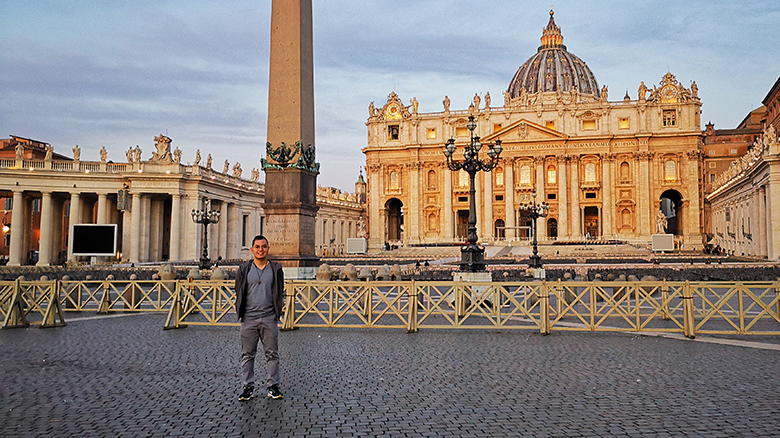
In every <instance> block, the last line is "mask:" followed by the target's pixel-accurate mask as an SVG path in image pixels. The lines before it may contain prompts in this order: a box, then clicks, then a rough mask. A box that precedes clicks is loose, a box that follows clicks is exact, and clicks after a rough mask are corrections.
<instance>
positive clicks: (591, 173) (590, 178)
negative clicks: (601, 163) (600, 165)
mask: <svg viewBox="0 0 780 438" xmlns="http://www.w3.org/2000/svg"><path fill="white" fill-rule="evenodd" d="M585 182H586V183H595V182H596V165H595V164H594V163H588V164H586V165H585Z"/></svg>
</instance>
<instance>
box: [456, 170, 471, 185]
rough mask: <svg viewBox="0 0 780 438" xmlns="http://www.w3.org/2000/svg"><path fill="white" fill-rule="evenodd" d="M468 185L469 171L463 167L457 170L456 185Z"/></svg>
mask: <svg viewBox="0 0 780 438" xmlns="http://www.w3.org/2000/svg"><path fill="white" fill-rule="evenodd" d="M468 186H469V173H468V172H466V171H465V170H463V169H460V170H459V171H458V187H468Z"/></svg>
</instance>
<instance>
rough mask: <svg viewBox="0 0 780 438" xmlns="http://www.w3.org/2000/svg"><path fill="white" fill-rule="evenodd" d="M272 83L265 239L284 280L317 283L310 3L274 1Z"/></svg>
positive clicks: (316, 171)
mask: <svg viewBox="0 0 780 438" xmlns="http://www.w3.org/2000/svg"><path fill="white" fill-rule="evenodd" d="M270 53H271V56H270V67H269V79H268V139H267V143H266V157H265V158H264V159H262V160H261V161H262V165H263V170H264V171H265V202H264V204H263V210H264V211H265V216H266V228H265V230H264V233H265V236H266V237H268V240H269V244H270V246H271V253H270V257H271V258H272V259H273V260H276V261H278V262H279V263H281V264H282V266H283V267H284V270H285V278H290V279H313V278H314V277H315V275H316V272H317V267H318V266H319V258H318V257H317V256H316V251H315V249H314V225H315V218H316V215H317V209H318V207H317V175H318V174H319V163H316V162H315V146H314V68H313V66H314V56H313V53H314V52H313V47H312V15H311V0H273V1H272V3H271V50H270Z"/></svg>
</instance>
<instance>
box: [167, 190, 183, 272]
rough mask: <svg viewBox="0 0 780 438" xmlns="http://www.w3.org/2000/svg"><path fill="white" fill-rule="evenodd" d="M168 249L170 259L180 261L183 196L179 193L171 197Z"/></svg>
mask: <svg viewBox="0 0 780 438" xmlns="http://www.w3.org/2000/svg"><path fill="white" fill-rule="evenodd" d="M168 239H169V243H168V247H169V250H170V259H171V260H172V261H178V260H179V242H180V241H181V240H182V236H181V195H179V194H178V193H176V194H173V195H171V234H170V236H169V237H168Z"/></svg>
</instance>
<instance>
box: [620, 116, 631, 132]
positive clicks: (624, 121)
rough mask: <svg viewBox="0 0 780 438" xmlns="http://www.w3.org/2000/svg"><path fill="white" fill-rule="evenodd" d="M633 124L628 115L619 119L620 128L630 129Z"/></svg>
mask: <svg viewBox="0 0 780 438" xmlns="http://www.w3.org/2000/svg"><path fill="white" fill-rule="evenodd" d="M630 127H631V124H630V123H629V122H628V117H620V118H619V119H618V129H628V128H630Z"/></svg>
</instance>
